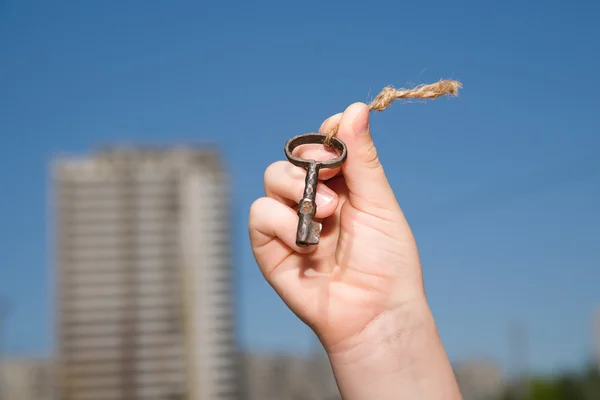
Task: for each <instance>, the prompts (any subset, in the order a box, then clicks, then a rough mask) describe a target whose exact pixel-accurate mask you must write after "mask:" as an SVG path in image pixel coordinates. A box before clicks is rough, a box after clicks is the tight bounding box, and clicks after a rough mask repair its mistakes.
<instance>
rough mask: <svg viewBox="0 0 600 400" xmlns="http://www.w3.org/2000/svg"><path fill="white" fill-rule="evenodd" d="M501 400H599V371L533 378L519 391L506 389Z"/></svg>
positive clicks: (596, 369) (592, 368) (588, 369)
mask: <svg viewBox="0 0 600 400" xmlns="http://www.w3.org/2000/svg"><path fill="white" fill-rule="evenodd" d="M523 389H524V390H523ZM501 400H600V371H599V370H598V368H595V367H590V368H586V369H584V370H583V371H581V372H577V373H563V374H558V375H556V376H553V377H548V378H533V379H531V380H529V381H528V382H527V383H526V384H525V385H524V386H521V388H520V390H517V388H514V387H513V388H509V389H507V390H506V392H505V393H504V395H503V396H502V397H501Z"/></svg>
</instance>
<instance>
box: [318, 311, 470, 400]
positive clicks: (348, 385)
mask: <svg viewBox="0 0 600 400" xmlns="http://www.w3.org/2000/svg"><path fill="white" fill-rule="evenodd" d="M327 353H328V356H329V359H330V361H331V365H332V368H333V371H334V373H335V376H336V379H337V381H338V386H339V388H340V391H341V392H342V396H343V398H344V399H347V400H355V399H356V400H362V399H373V398H377V399H381V400H384V399H387V398H390V399H392V398H393V399H424V400H427V399H449V400H459V399H461V396H460V393H459V391H458V386H457V384H456V379H455V377H454V373H453V371H452V367H451V365H450V362H449V360H448V357H447V356H446V353H445V350H444V348H443V345H442V343H441V339H440V337H439V334H438V331H437V327H436V325H435V321H434V318H433V315H432V313H431V310H430V309H429V306H428V305H427V302H426V300H425V299H423V300H422V301H419V302H415V303H411V304H410V305H406V306H404V307H402V308H399V309H396V310H391V311H388V312H386V313H384V314H381V315H380V316H379V317H378V318H376V319H374V320H373V321H372V322H371V323H370V324H369V325H368V326H366V327H365V328H364V329H363V330H362V331H361V332H360V333H359V334H357V335H355V336H354V337H352V338H349V339H348V340H346V341H344V342H342V343H339V344H337V345H335V346H330V347H328V348H327Z"/></svg>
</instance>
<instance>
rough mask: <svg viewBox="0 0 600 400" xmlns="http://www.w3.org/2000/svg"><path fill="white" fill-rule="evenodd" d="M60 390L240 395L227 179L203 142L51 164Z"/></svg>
mask: <svg viewBox="0 0 600 400" xmlns="http://www.w3.org/2000/svg"><path fill="white" fill-rule="evenodd" d="M52 197H53V206H54V207H53V210H54V211H55V212H54V215H55V221H54V226H55V228H56V229H55V232H54V235H53V236H54V238H55V243H54V244H53V247H54V248H55V249H56V253H57V254H56V260H57V262H56V264H57V268H56V272H57V274H56V275H57V276H56V279H57V287H58V320H59V323H58V327H57V330H58V338H59V340H58V341H59V343H58V348H59V350H58V352H59V354H58V371H59V382H58V387H59V399H60V400H141V399H143V400H150V399H157V400H158V399H160V400H175V399H182V400H183V399H185V400H225V399H234V398H237V396H238V394H239V392H238V389H237V381H238V376H237V371H238V368H237V365H236V360H237V354H236V352H237V350H236V346H235V337H234V336H235V334H234V331H235V329H234V305H233V297H232V287H231V280H232V270H231V266H230V248H229V245H230V243H229V226H228V225H229V224H228V179H227V174H226V172H225V171H224V170H223V169H222V168H221V165H220V160H219V157H218V155H217V154H216V153H215V152H213V151H211V150H205V149H193V148H169V149H136V148H132V149H129V148H115V149H105V150H102V151H99V152H98V153H96V154H93V155H91V156H89V157H84V158H71V157H59V158H57V159H56V160H55V162H54V164H53V196H52Z"/></svg>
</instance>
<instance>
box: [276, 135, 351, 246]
mask: <svg viewBox="0 0 600 400" xmlns="http://www.w3.org/2000/svg"><path fill="white" fill-rule="evenodd" d="M326 138H327V135H324V134H321V133H307V134H304V135H298V136H295V137H293V138H291V139H290V140H288V141H287V143H286V144H285V155H286V157H287V159H288V160H289V161H290V162H291V163H292V164H293V165H295V166H297V167H300V168H304V169H306V179H305V186H304V195H303V196H302V199H301V200H300V202H299V204H298V217H300V219H299V221H298V231H297V232H296V244H297V245H298V246H309V245H314V244H318V243H319V238H320V236H321V228H322V225H321V223H319V222H316V221H314V220H313V218H314V217H315V214H316V212H317V205H316V203H315V197H316V194H317V183H318V181H319V171H320V170H321V169H323V168H338V167H341V166H342V164H344V162H345V161H346V157H347V155H348V151H347V150H346V145H345V144H344V142H342V141H341V140H339V139H338V138H336V137H335V136H334V137H332V138H331V141H330V145H331V146H332V147H333V148H334V149H336V150H338V151H339V152H340V153H341V154H340V155H339V156H338V157H336V158H333V159H330V160H326V161H316V160H310V159H304V158H299V157H295V156H294V155H293V151H294V149H295V148H297V147H298V146H301V145H303V144H325V139H326Z"/></svg>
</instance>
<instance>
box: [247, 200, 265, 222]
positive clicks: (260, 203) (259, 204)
mask: <svg viewBox="0 0 600 400" xmlns="http://www.w3.org/2000/svg"><path fill="white" fill-rule="evenodd" d="M267 201H268V199H267V198H265V197H261V198H259V199H256V200H254V201H253V202H252V204H251V205H250V212H249V217H250V222H252V221H254V220H256V217H257V216H259V215H260V214H261V213H262V210H264V208H265V203H266V202H267Z"/></svg>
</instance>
